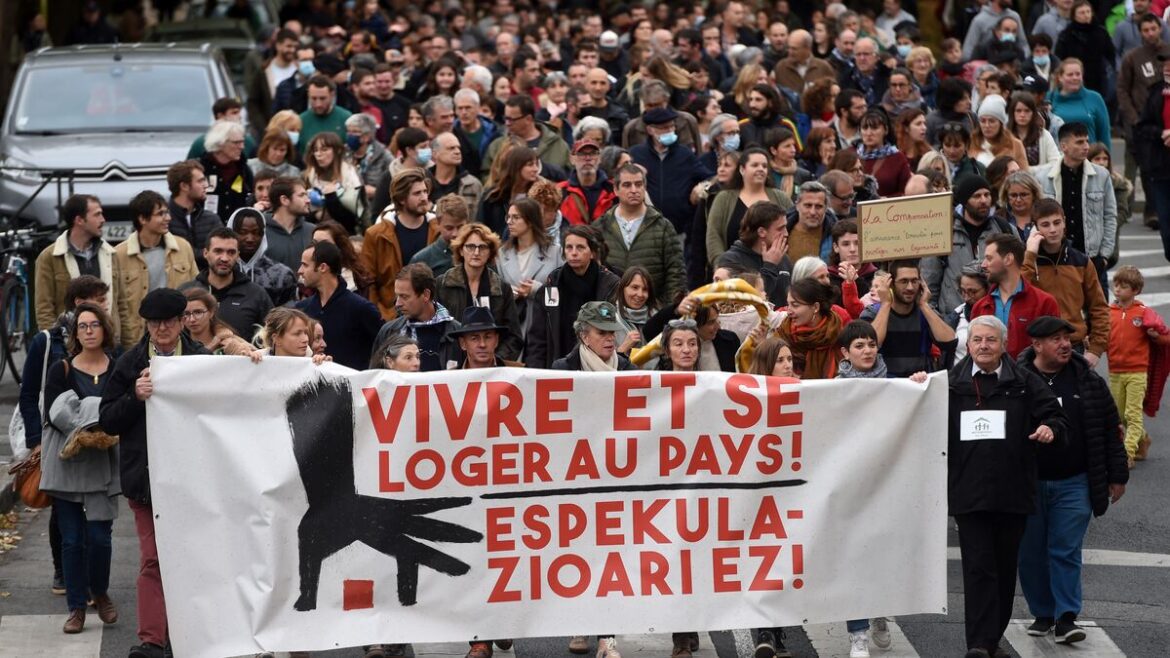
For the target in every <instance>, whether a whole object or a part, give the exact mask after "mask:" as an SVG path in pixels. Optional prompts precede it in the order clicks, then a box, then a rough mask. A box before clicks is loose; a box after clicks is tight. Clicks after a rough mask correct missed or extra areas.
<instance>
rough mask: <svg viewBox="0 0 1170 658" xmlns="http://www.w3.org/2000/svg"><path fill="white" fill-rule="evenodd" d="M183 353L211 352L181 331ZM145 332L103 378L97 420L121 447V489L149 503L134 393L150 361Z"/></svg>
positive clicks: (142, 427)
mask: <svg viewBox="0 0 1170 658" xmlns="http://www.w3.org/2000/svg"><path fill="white" fill-rule="evenodd" d="M179 340H180V344H181V345H182V352H183V354H184V355H187V356H189V355H192V354H210V352H208V351H207V350H206V349H204V348H203V346H202V345H201V344H199V343H197V342H195V341H193V340H191V338H190V337H189V336H188V335H187V334H186V332H184V333H182V334H180V338H179ZM149 341H150V335H149V334H147V335H145V336H143V337H142V340H140V341H138V344H137V345H135V346H134V347H132V348H130V351H128V352H126V353H125V354H123V355H122V357H121V358H119V359H118V364H117V365H116V366H114V374H113V375H112V376H111V377H110V379H109V381H107V382H106V390H105V392H104V393H103V394H102V405H101V409H100V411H99V412H98V423H99V424H100V425H101V428H102V431H103V432H105V433H106V434H115V435H117V436H118V437H120V438H119V441H118V444H119V445H120V446H121V450H122V493H123V494H124V495H125V496H126V498H127V499H129V500H133V501H134V502H136V503H141V504H143V505H149V504H150V464H149V463H148V460H147V453H146V403H145V402H143V401H142V400H139V399H138V397H137V396H135V395H134V384H135V382H137V381H138V376H139V374H141V373H142V370H143V368H146V366H148V365H150V355H149V354H150V353H149V350H148V346H149V344H150V342H149Z"/></svg>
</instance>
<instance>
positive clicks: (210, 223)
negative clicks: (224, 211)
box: [167, 160, 223, 267]
mask: <svg viewBox="0 0 1170 658" xmlns="http://www.w3.org/2000/svg"><path fill="white" fill-rule="evenodd" d="M167 187H168V188H170V190H171V198H170V200H168V201H167V210H169V211H170V213H171V223H170V224H169V225H168V227H167V228H168V230H170V232H171V235H174V236H176V237H180V238H183V239H184V240H186V241H187V242H190V243H191V249H192V250H194V252H195V264H196V265H198V266H199V267H207V261H206V260H204V259H203V249H204V248H205V247H207V238H208V237H209V236H210V235H211V232H212V231H214V230H215V229H217V228H223V220H221V219H220V218H219V215H217V214H215V213H213V212H207V211H206V210H204V208H203V203H204V201H206V199H207V175H206V174H204V173H203V165H201V164H199V161H198V160H183V161H182V162H176V163H175V164H173V165H171V167H170V169H168V170H167Z"/></svg>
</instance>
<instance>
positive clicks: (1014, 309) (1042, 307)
mask: <svg viewBox="0 0 1170 658" xmlns="http://www.w3.org/2000/svg"><path fill="white" fill-rule="evenodd" d="M1020 283H1022V284H1023V289H1022V290H1020V291H1019V292H1017V293H1016V295H1015V297H1013V298H1012V302H1011V304H1012V306H1011V309H1010V310H1009V311H1008V319H1009V320H1010V322H1008V323H1007V329H1008V342H1007V353H1008V354H1009V355H1011V357H1012V358H1013V359H1017V358H1019V356H1020V353H1021V352H1023V351H1024V350H1026V349H1028V348H1029V347H1031V345H1032V337H1031V336H1029V335H1028V324H1029V323H1030V322H1032V320H1035V319H1036V318H1038V317H1040V316H1042V315H1051V316H1053V317H1057V318H1059V317H1060V306H1059V305H1058V304H1057V303H1056V298H1055V297H1053V296H1052V295H1049V294H1048V293H1046V292H1044V291H1043V290H1041V289H1039V288H1037V287H1036V286H1033V285H1031V284H1029V283H1028V282H1027V281H1025V280H1024V279H1022V278H1021V279H1020ZM998 294H999V286H992V287H991V291H990V292H989V293H987V296H986V297H984V298H983V299H980V300H979V301H977V302H975V305H974V306H972V307H971V318H972V319H974V318H977V317H979V316H980V315H995V296H996V295H998Z"/></svg>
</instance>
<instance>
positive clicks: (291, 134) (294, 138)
mask: <svg viewBox="0 0 1170 658" xmlns="http://www.w3.org/2000/svg"><path fill="white" fill-rule="evenodd" d="M284 134H286V135H288V139H289V141H290V142H292V143H293V146H296V145H297V142H298V141H300V139H301V133H300V132H298V131H296V130H286V131H284Z"/></svg>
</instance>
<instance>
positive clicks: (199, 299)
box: [183, 286, 252, 356]
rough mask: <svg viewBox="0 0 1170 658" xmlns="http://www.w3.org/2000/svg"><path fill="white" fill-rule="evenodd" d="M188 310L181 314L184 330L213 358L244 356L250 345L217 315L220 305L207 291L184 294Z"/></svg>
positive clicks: (196, 288)
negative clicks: (215, 355)
mask: <svg viewBox="0 0 1170 658" xmlns="http://www.w3.org/2000/svg"><path fill="white" fill-rule="evenodd" d="M183 296H184V297H186V298H187V310H185V311H183V328H184V329H186V330H187V333H188V334H190V335H191V338H192V339H194V340H196V341H198V342H199V343H200V344H201V345H203V347H204V348H205V349H207V351H209V352H211V353H212V354H231V355H234V356H247V355H248V354H250V353H251V352H252V349H251V343H249V342H248V341H247V340H245V339H244V338H241V337H240V336H239V335H237V334H236V332H235V331H233V330H232V328H231V326H229V325H228V324H227V323H225V322H224V321H223V320H221V319H220V318H219V316H218V314H217V311H218V310H219V302H218V301H217V300H216V299H215V295H212V294H211V293H210V292H208V291H207V290H206V289H204V288H201V287H198V286H193V287H190V288H185V289H184V290H183Z"/></svg>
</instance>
